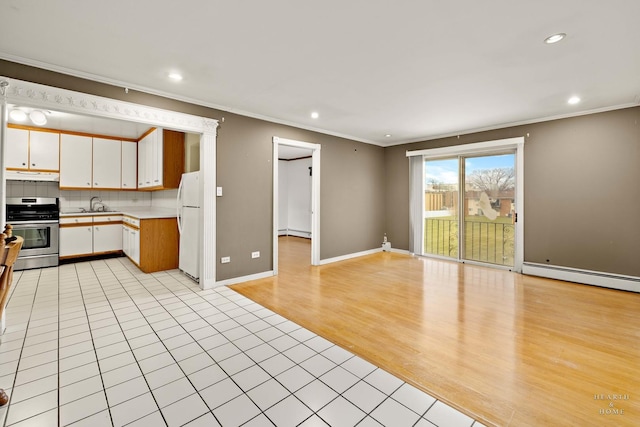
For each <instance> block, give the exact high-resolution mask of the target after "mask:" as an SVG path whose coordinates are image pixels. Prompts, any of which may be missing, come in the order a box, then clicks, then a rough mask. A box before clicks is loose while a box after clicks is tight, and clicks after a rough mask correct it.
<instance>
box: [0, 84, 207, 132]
mask: <svg viewBox="0 0 640 427" xmlns="http://www.w3.org/2000/svg"><path fill="white" fill-rule="evenodd" d="M0 81H5V82H7V83H8V86H7V87H6V89H5V95H4V99H5V100H6V102H8V103H11V104H16V105H20V106H29V107H36V108H42V109H46V110H54V111H62V112H66V113H76V114H83V115H90V116H98V117H104V118H108V119H114V120H125V121H132V122H138V123H145V124H149V125H153V126H159V127H163V128H169V129H175V130H181V131H187V132H199V133H212V132H215V131H216V128H217V127H218V121H217V120H215V119H209V118H206V117H199V116H193V115H190V114H184V113H179V112H175V111H168V110H162V109H159V108H154V107H147V106H144V105H139V104H133V103H130V102H126V101H119V100H115V99H110V98H104V97H101V96H95V95H89V94H86V93H81V92H75V91H70V90H67V89H60V88H56V87H51V86H45V85H41V84H38V83H32V82H26V81H22V80H17V79H12V78H9V77H0Z"/></svg>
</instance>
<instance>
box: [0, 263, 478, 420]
mask: <svg viewBox="0 0 640 427" xmlns="http://www.w3.org/2000/svg"><path fill="white" fill-rule="evenodd" d="M6 311H7V329H6V331H5V333H4V335H3V336H2V343H1V344H0V388H4V389H5V391H6V392H7V393H8V394H9V395H10V397H11V400H10V403H9V405H6V406H4V407H2V408H0V421H1V422H2V425H5V426H16V427H17V426H20V427H24V426H38V427H40V426H56V425H60V426H66V425H73V426H92V427H100V426H124V425H128V426H153V427H155V426H163V425H168V426H182V425H188V426H218V425H221V426H240V425H242V426H272V425H276V426H283V427H286V426H306V427H310V426H326V425H330V426H355V425H357V426H363V427H366V426H380V425H384V426H394V427H395V426H419V427H423V426H425V427H426V426H434V425H436V426H441V427H458V426H465V427H469V426H472V425H473V426H474V427H480V426H481V424H480V423H478V422H475V423H474V420H473V419H471V418H469V417H468V416H466V415H464V414H462V413H460V412H458V411H456V410H454V409H453V408H451V407H449V406H447V405H445V404H443V403H442V402H440V401H436V400H435V399H434V398H433V397H431V396H429V395H427V394H424V393H423V392H421V391H419V390H418V389H416V388H414V387H412V386H411V385H409V384H407V383H404V382H403V381H401V380H400V379H398V378H396V377H394V376H392V375H390V374H389V373H387V372H385V371H383V370H381V369H379V368H377V367H376V366H374V365H372V364H370V363H368V362H366V361H364V360H362V359H360V358H359V357H357V356H354V355H353V354H351V353H349V352H348V351H346V350H344V349H342V348H340V347H338V346H335V345H333V344H332V343H331V342H329V341H327V340H325V339H323V338H322V337H319V336H317V335H315V334H313V333H311V332H310V331H308V330H305V329H303V328H301V327H300V326H298V325H296V324H295V323H293V322H291V321H289V320H287V319H285V318H283V317H282V316H280V315H278V314H276V313H274V312H272V311H270V310H268V309H266V308H264V307H262V306H260V305H258V304H256V303H254V302H253V301H251V300H249V299H247V298H245V297H244V296H242V295H240V294H237V293H236V292H234V291H232V290H231V289H229V288H227V287H220V288H217V289H213V290H206V291H202V290H200V289H199V287H198V286H197V285H196V284H195V283H194V282H192V281H191V280H189V279H187V278H186V277H184V276H183V275H181V274H180V273H179V272H178V271H177V270H174V271H168V272H161V273H155V274H144V273H142V272H140V270H138V269H137V268H136V267H135V266H134V265H133V264H132V263H131V262H129V261H128V260H127V259H126V258H114V259H108V260H100V261H90V262H80V263H76V264H67V265H63V266H60V267H56V268H46V269H36V270H28V271H24V272H16V273H15V275H14V287H13V291H12V294H11V297H10V300H9V303H8V306H7V309H6Z"/></svg>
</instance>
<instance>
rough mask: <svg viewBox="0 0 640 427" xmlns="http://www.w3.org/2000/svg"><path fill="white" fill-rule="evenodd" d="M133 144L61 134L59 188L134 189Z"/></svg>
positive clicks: (134, 149)
mask: <svg viewBox="0 0 640 427" xmlns="http://www.w3.org/2000/svg"><path fill="white" fill-rule="evenodd" d="M136 145H137V144H136V143H135V142H130V141H120V140H117V139H109V138H97V137H95V138H94V137H91V136H82V135H71V134H66V133H63V134H61V135H60V188H61V189H64V190H83V189H88V188H95V189H102V190H120V189H126V190H135V189H136V151H137V150H136Z"/></svg>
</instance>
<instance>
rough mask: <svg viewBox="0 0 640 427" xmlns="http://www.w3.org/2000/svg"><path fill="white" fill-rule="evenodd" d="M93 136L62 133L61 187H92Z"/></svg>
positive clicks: (80, 188)
mask: <svg viewBox="0 0 640 427" xmlns="http://www.w3.org/2000/svg"><path fill="white" fill-rule="evenodd" d="M92 140H93V138H91V137H90V136H80V135H70V134H66V133H63V134H61V135H60V188H63V189H79V190H82V189H87V188H92V185H91V183H92V181H93V174H92V166H93V144H92V142H93V141H92Z"/></svg>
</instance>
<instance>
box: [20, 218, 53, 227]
mask: <svg viewBox="0 0 640 427" xmlns="http://www.w3.org/2000/svg"><path fill="white" fill-rule="evenodd" d="M9 223H10V224H11V225H13V226H14V227H15V226H16V225H29V226H33V225H38V224H58V220H55V219H43V220H41V221H10V222H9Z"/></svg>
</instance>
